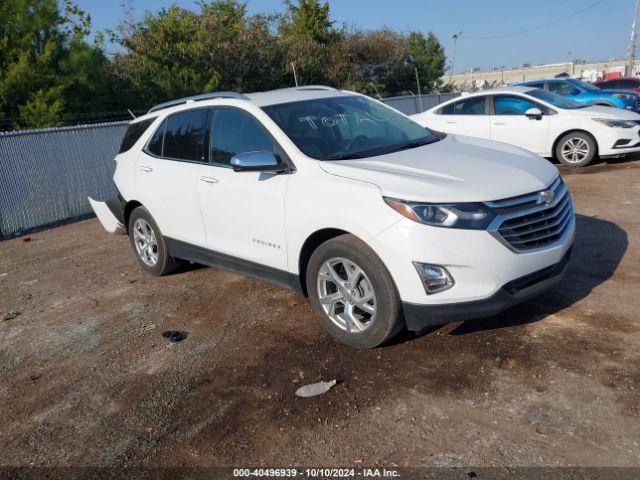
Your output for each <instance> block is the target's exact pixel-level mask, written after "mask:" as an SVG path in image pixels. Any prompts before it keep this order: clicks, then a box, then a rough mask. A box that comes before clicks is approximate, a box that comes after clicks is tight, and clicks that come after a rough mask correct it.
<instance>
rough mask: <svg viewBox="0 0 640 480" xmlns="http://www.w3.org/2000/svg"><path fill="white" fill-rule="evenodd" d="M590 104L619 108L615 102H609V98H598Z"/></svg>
mask: <svg viewBox="0 0 640 480" xmlns="http://www.w3.org/2000/svg"><path fill="white" fill-rule="evenodd" d="M589 105H592V106H596V107H597V106H599V107H613V108H618V107H617V105H616V104H615V103H613V102H609V101H607V100H596V101H594V102H592V103H590V104H589Z"/></svg>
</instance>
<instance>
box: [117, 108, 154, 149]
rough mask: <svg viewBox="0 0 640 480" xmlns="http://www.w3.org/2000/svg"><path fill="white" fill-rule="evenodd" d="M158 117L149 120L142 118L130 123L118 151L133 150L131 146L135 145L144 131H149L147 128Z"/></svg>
mask: <svg viewBox="0 0 640 480" xmlns="http://www.w3.org/2000/svg"><path fill="white" fill-rule="evenodd" d="M156 118H158V117H152V118H148V119H147V120H142V121H141V122H135V123H130V124H129V126H128V127H127V131H126V133H125V134H124V137H123V139H122V143H121V144H120V150H118V153H124V152H126V151H129V150H131V147H133V146H134V145H135V143H136V142H137V141H138V140H139V139H140V137H141V136H142V135H143V134H144V132H146V131H147V128H149V127H150V126H151V124H152V123H153V122H154V121H155V119H156Z"/></svg>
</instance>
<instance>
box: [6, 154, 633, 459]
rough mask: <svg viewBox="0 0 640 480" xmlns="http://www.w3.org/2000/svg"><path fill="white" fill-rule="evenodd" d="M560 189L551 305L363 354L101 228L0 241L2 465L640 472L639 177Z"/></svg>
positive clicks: (577, 181)
mask: <svg viewBox="0 0 640 480" xmlns="http://www.w3.org/2000/svg"><path fill="white" fill-rule="evenodd" d="M564 173H565V175H566V176H565V179H566V181H567V183H568V185H569V187H570V189H571V191H572V193H573V196H574V201H575V207H576V211H577V214H578V215H577V225H578V226H577V240H576V245H575V249H574V255H573V258H572V260H571V263H570V267H569V271H568V274H567V276H566V277H565V279H564V281H563V283H562V284H561V285H560V287H559V288H558V289H557V291H554V292H550V293H548V294H545V295H544V296H541V297H539V298H537V299H535V300H533V301H530V302H527V303H525V304H522V305H520V306H518V307H515V308H513V309H511V310H509V311H507V312H505V313H503V314H501V315H499V316H495V317H491V318H488V319H483V320H475V321H469V322H465V323H454V324H450V325H447V326H444V327H441V328H438V329H434V330H433V331H430V332H428V333H426V334H424V335H422V336H419V337H416V336H413V335H410V334H405V335H403V336H402V337H401V338H399V339H398V340H397V341H395V342H394V343H393V344H392V345H388V346H386V347H383V348H378V349H373V350H367V351H361V350H354V349H351V348H348V347H346V346H343V345H340V344H338V343H336V342H334V341H333V340H332V339H331V338H329V337H328V336H327V335H326V334H325V333H324V332H323V331H322V330H321V328H320V327H319V325H318V323H317V321H316V320H315V319H314V317H313V315H312V312H311V309H310V308H309V306H308V305H307V303H306V301H305V300H304V299H301V298H299V297H297V296H295V294H293V293H291V292H289V291H286V290H283V289H280V288H277V287H273V286H270V285H267V284H265V283H261V282H258V281H253V280H248V279H245V278H243V277H240V276H237V275H234V274H231V273H226V272H221V271H217V270H214V269H210V268H200V267H190V268H188V269H184V270H182V271H181V272H179V273H177V274H175V275H172V276H169V277H164V278H153V277H150V276H148V275H146V274H144V273H143V272H142V271H141V270H140V269H139V268H138V266H137V264H136V262H135V260H134V258H133V254H132V253H131V251H130V247H129V244H128V240H127V238H125V237H117V236H108V235H106V234H105V233H104V232H103V231H102V229H101V227H100V225H99V224H98V222H97V221H96V220H88V221H83V222H79V223H75V224H72V225H67V226H63V227H59V228H55V229H52V230H48V231H43V232H39V233H35V234H31V235H29V236H28V237H22V238H15V239H11V240H8V241H4V242H0V317H1V321H0V336H1V342H0V374H1V376H2V381H1V382H0V425H2V428H1V429H0V445H1V448H0V465H2V466H26V465H35V466H58V467H61V466H70V467H71V466H116V467H122V466H212V465H233V466H246V465H262V466H275V467H282V466H287V465H316V466H357V465H372V466H373V465H387V466H396V465H398V466H418V465H420V466H445V467H446V466H458V465H462V466H463V465H484V466H504V465H521V466H541V465H545V466H546V465H564V466H572V465H582V466H603V465H607V466H640V444H639V443H640V349H639V347H640V323H639V321H640V315H639V314H638V312H639V311H640V273H639V272H640V251H639V250H640V231H639V223H638V218H639V217H640V203H639V195H640V161H639V160H633V161H626V162H616V163H614V162H612V163H600V164H597V165H594V166H592V167H588V168H585V169H583V170H580V171H579V172H576V173H569V172H566V171H564ZM168 330H178V331H183V332H185V333H186V335H187V336H186V338H185V339H184V340H182V341H181V342H178V343H172V342H170V341H169V340H168V339H166V338H164V337H163V336H162V333H163V332H165V331H168ZM334 378H336V379H339V380H341V383H339V384H338V385H337V386H336V387H334V388H333V389H332V390H331V391H330V392H328V393H327V394H325V395H322V396H320V397H315V398H312V399H301V398H298V397H296V396H295V395H294V392H295V390H296V389H297V388H298V387H299V386H300V385H303V384H305V383H310V382H314V381H317V380H320V379H324V380H330V379H334Z"/></svg>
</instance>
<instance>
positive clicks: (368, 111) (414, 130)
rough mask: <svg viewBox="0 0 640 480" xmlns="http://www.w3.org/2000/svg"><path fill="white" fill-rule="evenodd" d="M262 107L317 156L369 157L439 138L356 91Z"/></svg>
mask: <svg viewBox="0 0 640 480" xmlns="http://www.w3.org/2000/svg"><path fill="white" fill-rule="evenodd" d="M263 110H264V111H265V112H266V113H267V114H268V115H269V116H270V117H271V118H272V119H273V121H274V122H276V123H277V124H278V126H279V127H280V128H281V129H282V130H283V131H284V132H285V133H286V134H287V136H288V137H289V138H290V139H291V140H292V141H293V143H295V144H296V146H297V147H298V148H299V149H300V150H302V152H304V154H305V155H307V156H309V157H311V158H315V159H318V160H347V159H352V158H365V157H373V156H376V155H384V154H386V153H391V152H395V151H400V150H406V149H409V148H415V147H419V146H421V145H426V144H428V143H432V142H436V141H438V138H436V137H434V136H433V135H432V134H431V133H429V132H428V131H427V130H426V129H424V128H423V127H421V126H420V125H418V124H417V123H415V122H413V121H412V120H409V119H408V118H406V117H404V116H402V115H400V114H399V113H397V112H395V111H394V110H392V109H390V108H388V107H385V106H383V105H380V104H378V103H377V102H374V101H372V100H369V99H367V98H364V97H360V96H356V95H354V96H341V97H333V98H322V99H314V100H305V101H301V102H292V103H283V104H278V105H271V106H267V107H263Z"/></svg>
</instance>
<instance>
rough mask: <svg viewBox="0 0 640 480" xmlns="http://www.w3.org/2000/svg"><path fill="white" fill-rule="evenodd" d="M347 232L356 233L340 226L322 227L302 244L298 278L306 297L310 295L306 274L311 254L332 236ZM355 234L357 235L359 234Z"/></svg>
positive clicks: (349, 233)
mask: <svg viewBox="0 0 640 480" xmlns="http://www.w3.org/2000/svg"><path fill="white" fill-rule="evenodd" d="M345 234H347V235H354V234H353V233H351V232H348V231H346V230H343V229H340V228H322V229H320V230H316V231H315V232H313V233H312V234H311V235H309V236H308V237H307V239H306V240H305V241H304V243H303V244H302V248H301V249H300V255H299V256H298V279H299V281H300V289H301V291H302V294H303V295H304V296H305V297H306V296H308V292H307V282H306V276H307V265H309V260H310V259H311V255H313V252H315V250H316V249H317V248H318V247H319V246H320V245H322V244H323V243H324V242H326V241H327V240H331V239H332V238H335V237H339V236H340V235H345ZM354 236H356V237H357V235H354Z"/></svg>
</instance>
